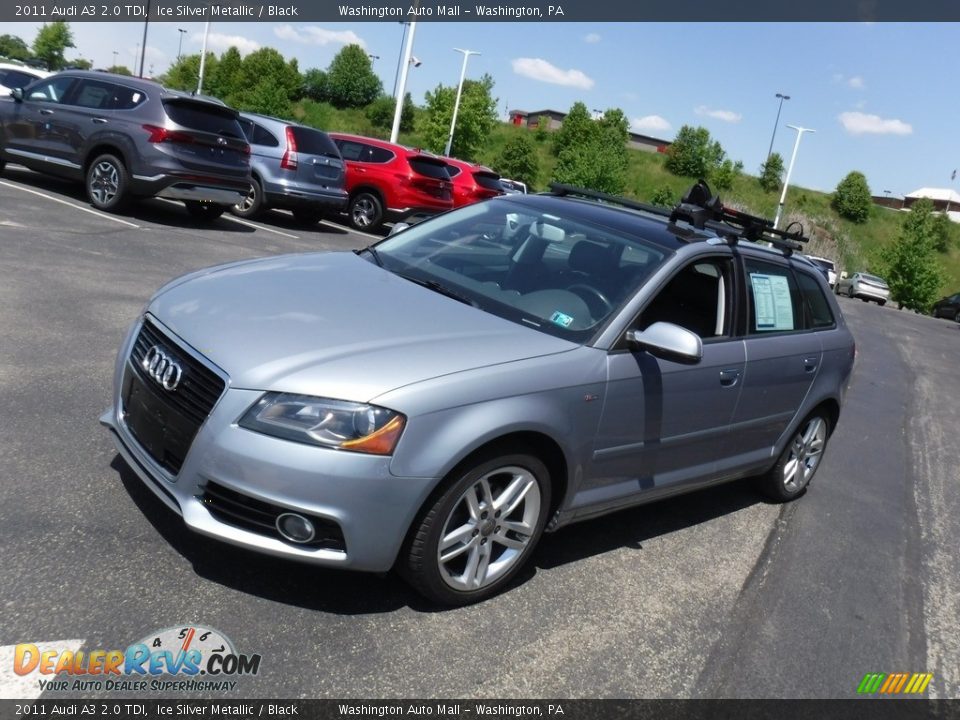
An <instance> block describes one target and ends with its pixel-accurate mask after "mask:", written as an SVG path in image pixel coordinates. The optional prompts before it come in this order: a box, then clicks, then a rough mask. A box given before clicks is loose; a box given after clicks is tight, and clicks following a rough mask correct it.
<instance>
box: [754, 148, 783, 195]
mask: <svg viewBox="0 0 960 720" xmlns="http://www.w3.org/2000/svg"><path fill="white" fill-rule="evenodd" d="M757 180H758V181H759V182H760V187H762V188H763V189H764V190H766V191H767V192H774V191H775V190H779V189H780V182H781V181H782V180H783V158H782V157H781V156H780V153H773V154H772V155H771V156H770V157H768V158H767V160H766V161H765V162H764V163H763V164H762V165H761V166H760V177H759V178H757Z"/></svg>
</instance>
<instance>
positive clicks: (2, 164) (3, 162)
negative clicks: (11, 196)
mask: <svg viewBox="0 0 960 720" xmlns="http://www.w3.org/2000/svg"><path fill="white" fill-rule="evenodd" d="M6 166H7V161H6V160H4V159H3V158H0V173H2V172H3V169H4V168H5V167H6Z"/></svg>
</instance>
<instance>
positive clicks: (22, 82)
mask: <svg viewBox="0 0 960 720" xmlns="http://www.w3.org/2000/svg"><path fill="white" fill-rule="evenodd" d="M36 79H37V76H36V75H31V74H30V73H25V72H20V71H19V70H0V85H5V86H6V87H8V88H10V89H13V88H22V87H26V86H27V85H29V84H30V83H32V82H33V81H34V80H36Z"/></svg>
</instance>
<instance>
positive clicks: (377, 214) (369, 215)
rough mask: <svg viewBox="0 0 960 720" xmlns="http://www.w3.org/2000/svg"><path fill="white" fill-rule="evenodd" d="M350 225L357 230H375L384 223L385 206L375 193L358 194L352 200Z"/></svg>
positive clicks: (349, 211)
mask: <svg viewBox="0 0 960 720" xmlns="http://www.w3.org/2000/svg"><path fill="white" fill-rule="evenodd" d="M347 212H348V213H349V214H350V225H352V226H353V228H354V229H356V230H373V229H375V228H377V227H379V225H380V223H381V222H382V221H383V204H382V203H381V202H380V198H378V197H377V196H376V195H374V194H373V193H368V192H362V193H358V194H357V195H355V196H354V197H353V199H352V200H350V208H349V210H348V211H347Z"/></svg>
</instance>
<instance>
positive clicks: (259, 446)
mask: <svg viewBox="0 0 960 720" xmlns="http://www.w3.org/2000/svg"><path fill="white" fill-rule="evenodd" d="M135 336H136V331H134V332H132V333H131V337H130V338H128V341H127V343H125V346H124V348H123V350H122V351H121V353H120V358H121V360H120V361H119V362H118V363H117V369H116V374H115V385H114V387H115V389H116V390H115V396H114V400H113V404H112V405H111V407H110V409H108V410H107V411H106V412H105V413H104V414H103V415H102V417H101V418H100V423H101V424H102V425H104V426H106V427H107V428H109V429H110V434H111V437H112V439H113V441H114V444H115V445H116V448H117V451H118V452H119V453H120V455H121V456H122V457H123V459H124V460H125V461H126V463H127V464H128V465H129V466H130V468H131V469H132V470H133V471H134V472H135V473H136V474H137V476H138V477H139V478H140V479H141V480H142V481H143V483H144V484H145V485H146V486H147V487H148V488H149V489H150V490H151V491H152V492H153V493H154V494H155V495H156V496H157V497H158V498H159V499H160V500H161V501H162V502H163V503H164V504H165V505H166V506H167V507H168V508H170V509H171V510H173V511H174V512H176V513H177V514H179V515H180V516H181V517H182V518H183V521H184V523H185V524H186V525H187V527H189V528H190V529H191V530H194V531H195V532H198V533H200V534H203V535H207V536H209V537H213V538H217V539H219V540H222V541H224V542H227V543H230V544H232V545H237V546H240V547H244V548H248V549H250V550H254V551H256V552H261V553H266V554H269V555H274V556H278V557H284V558H289V559H294V560H301V561H306V562H309V563H312V564H316V565H324V566H331V567H341V568H349V569H354V570H366V571H373V572H384V571H387V570H389V569H390V568H391V567H392V566H393V564H394V561H395V560H396V557H397V553H398V552H399V550H400V547H401V545H402V543H403V540H404V538H405V536H406V533H407V530H408V528H409V527H410V525H411V523H412V522H413V519H414V518H415V516H416V513H417V511H418V510H419V508H420V506H421V504H422V503H423V501H424V499H425V498H426V497H427V495H428V494H429V492H430V491H431V489H432V488H433V486H434V485H435V482H436V481H435V480H433V479H429V478H402V477H396V476H394V475H391V473H390V468H389V466H390V461H391V458H390V457H381V456H374V455H363V454H360V453H351V452H344V451H337V450H329V449H326V448H318V447H313V446H309V445H304V444H299V443H295V442H289V441H286V440H281V439H278V438H272V437H268V436H266V435H261V434H259V433H255V432H251V431H248V430H245V429H243V428H240V427H239V426H238V425H237V420H238V419H239V418H240V417H241V416H242V415H243V414H244V413H245V412H246V410H247V409H248V408H249V407H250V406H251V405H252V404H253V403H254V402H255V401H256V400H257V399H258V398H259V397H260V396H261V395H262V393H261V392H260V391H257V390H240V389H236V388H231V387H229V384H228V387H227V389H226V390H225V392H224V393H223V395H222V396H221V397H220V399H219V401H218V402H217V403H216V405H215V406H214V408H213V410H212V411H211V413H210V415H209V416H208V417H207V419H206V421H205V422H204V423H203V425H202V426H201V427H200V430H199V431H198V432H197V435H196V437H195V438H194V440H193V443H192V445H191V447H190V450H189V452H188V453H187V455H186V458H185V459H184V462H183V465H182V466H181V467H180V470H179V472H178V473H177V474H176V475H175V476H174V475H171V473H170V472H168V471H167V470H165V469H164V468H162V467H160V466H159V465H158V464H157V463H156V462H155V461H154V460H153V458H152V457H151V456H150V455H149V454H148V453H147V451H146V450H145V449H144V448H143V447H142V446H141V445H140V443H138V442H137V440H136V438H135V437H134V436H133V434H132V433H131V431H130V429H129V428H128V427H127V425H126V423H125V422H124V414H123V408H122V398H121V390H120V388H122V379H123V373H124V372H125V371H126V365H127V362H128V361H127V358H128V357H129V352H130V346H131V345H132V340H133V338H134V337H135ZM209 483H216V485H218V486H220V487H221V488H227V489H228V490H230V491H233V492H235V493H240V494H242V495H244V496H246V497H248V498H251V499H252V500H253V501H254V502H260V503H269V504H270V505H272V506H278V507H279V508H280V509H282V510H288V511H292V512H299V513H303V514H306V515H310V516H314V517H317V518H321V519H323V520H328V521H330V522H331V523H335V524H336V525H337V526H339V528H340V530H341V531H342V533H343V540H344V543H343V546H344V549H343V550H339V549H331V548H311V547H306V546H303V545H297V544H294V543H291V542H287V541H284V540H282V539H280V538H278V537H271V536H268V535H266V534H263V533H261V532H254V531H252V530H249V529H246V528H244V527H240V526H238V525H236V524H233V523H230V522H224V521H223V520H222V519H221V517H220V516H217V515H215V514H213V513H211V511H210V510H209V509H208V505H207V504H205V502H204V493H205V489H206V487H207V485H208V484H209Z"/></svg>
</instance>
